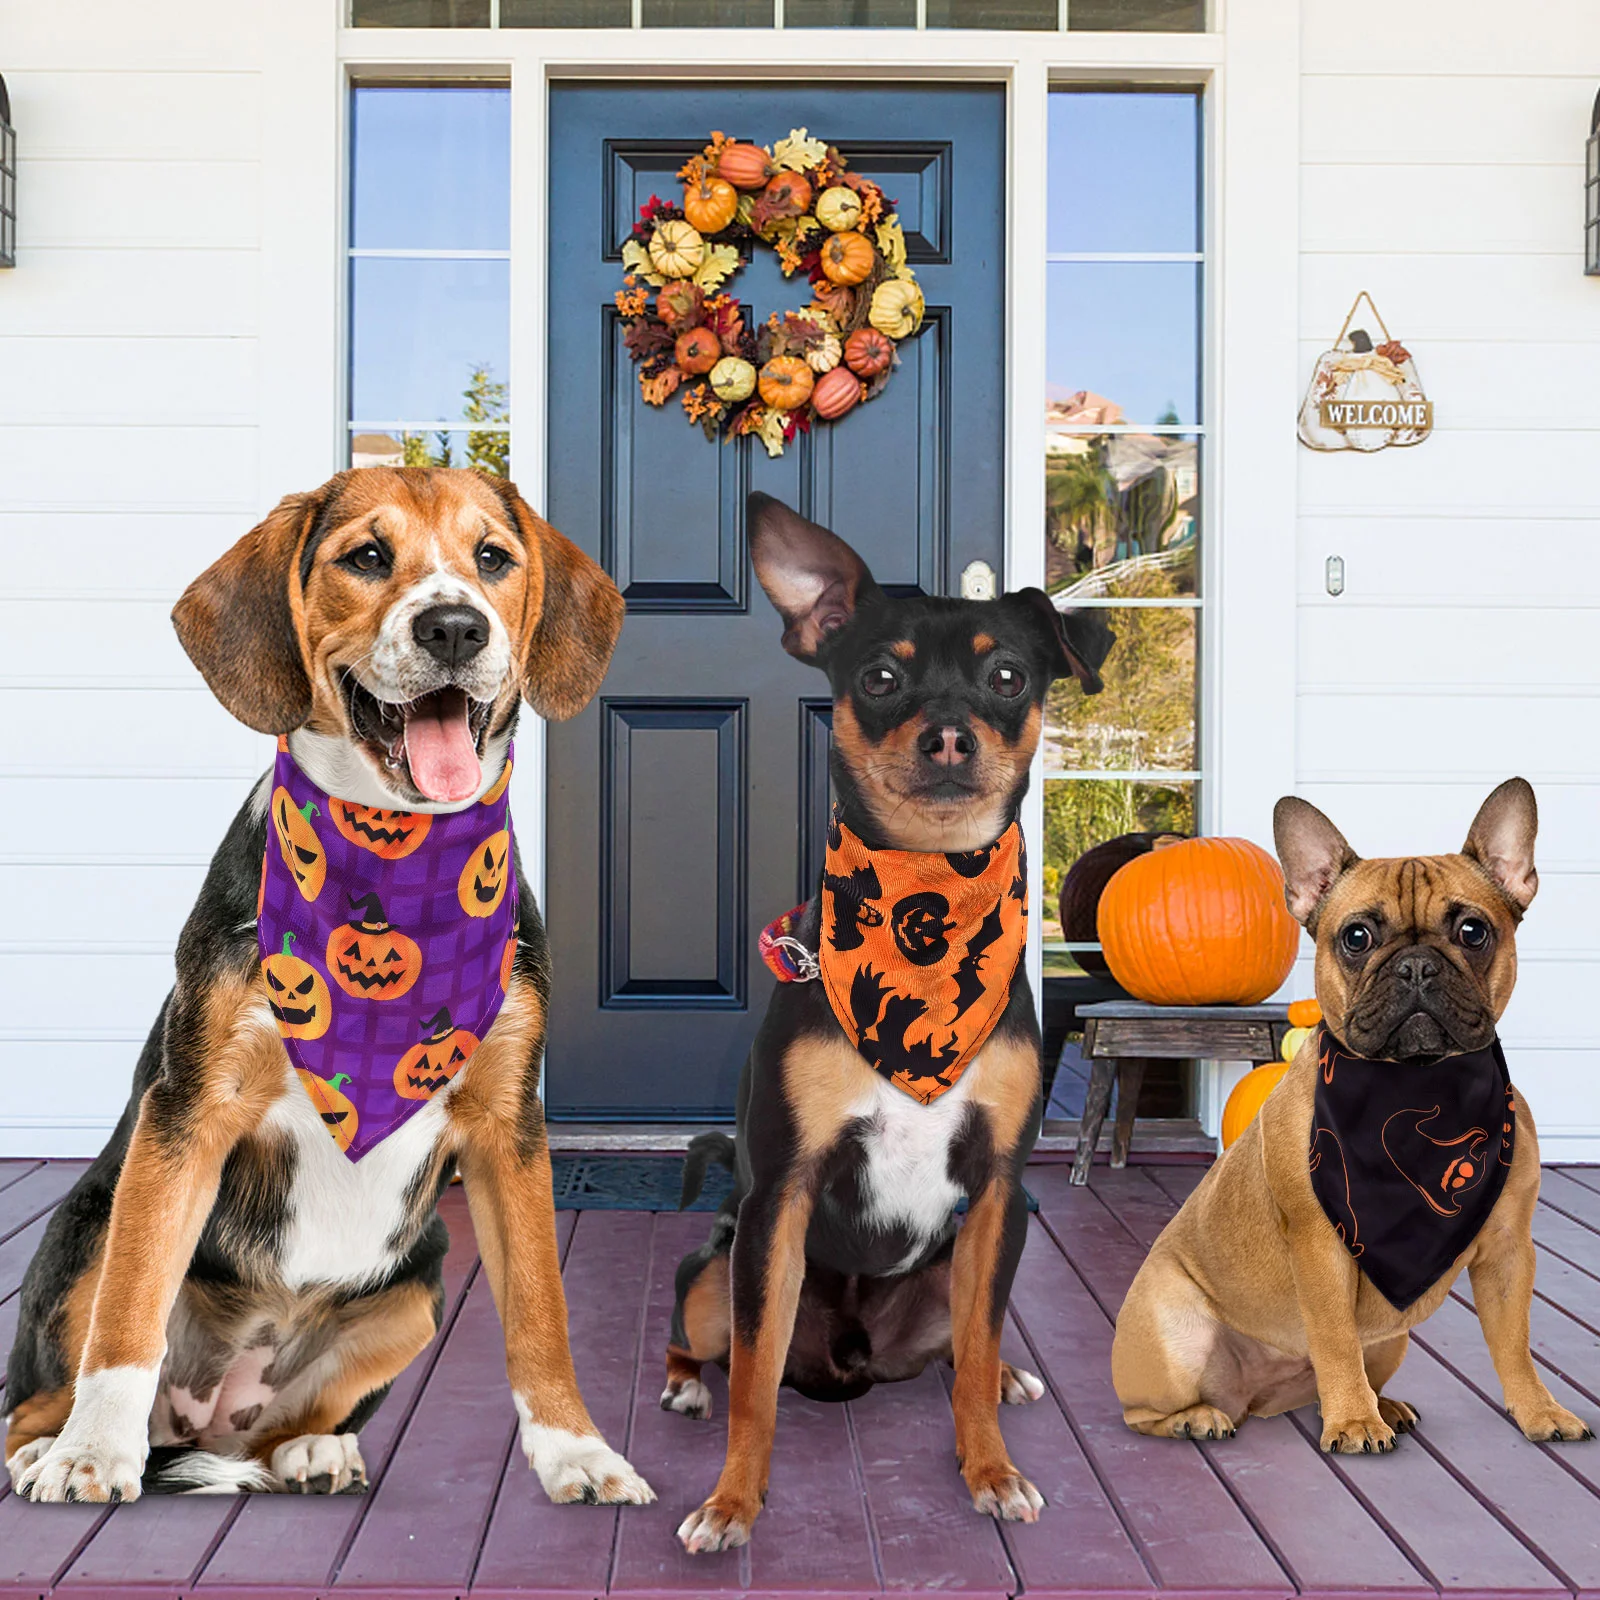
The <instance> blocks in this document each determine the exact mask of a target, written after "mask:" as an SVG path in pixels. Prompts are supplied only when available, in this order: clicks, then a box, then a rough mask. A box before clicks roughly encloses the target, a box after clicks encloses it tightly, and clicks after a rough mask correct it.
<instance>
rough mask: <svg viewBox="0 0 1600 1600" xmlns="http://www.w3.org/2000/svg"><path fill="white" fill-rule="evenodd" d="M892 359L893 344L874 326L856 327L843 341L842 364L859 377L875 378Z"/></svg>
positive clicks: (886, 335) (885, 368)
mask: <svg viewBox="0 0 1600 1600" xmlns="http://www.w3.org/2000/svg"><path fill="white" fill-rule="evenodd" d="M893 360H894V345H893V344H891V343H890V341H889V336H888V334H886V333H879V332H878V330H877V329H876V328H857V329H856V331H855V332H854V333H852V334H851V335H850V337H849V338H848V339H846V340H845V342H844V364H845V365H846V366H847V367H849V369H850V370H851V371H852V372H853V373H855V374H856V376H857V377H861V378H875V377H877V376H878V374H879V373H880V372H883V371H885V370H887V368H888V366H889V363H890V362H891V361H893Z"/></svg>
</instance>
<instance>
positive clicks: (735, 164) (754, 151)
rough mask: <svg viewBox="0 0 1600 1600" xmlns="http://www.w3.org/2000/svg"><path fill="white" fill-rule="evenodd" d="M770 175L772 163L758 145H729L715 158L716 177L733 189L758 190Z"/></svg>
mask: <svg viewBox="0 0 1600 1600" xmlns="http://www.w3.org/2000/svg"><path fill="white" fill-rule="evenodd" d="M771 174H772V161H771V158H770V157H769V156H768V155H767V152H766V151H765V150H763V149H762V148H761V146H760V145H758V144H729V145H724V146H723V147H722V154H721V155H720V156H718V157H717V176H718V177H719V178H724V179H726V180H727V181H728V182H729V183H731V184H732V185H733V186H734V188H735V189H760V188H762V187H763V186H764V185H765V184H766V181H767V179H768V178H769V177H770V176H771Z"/></svg>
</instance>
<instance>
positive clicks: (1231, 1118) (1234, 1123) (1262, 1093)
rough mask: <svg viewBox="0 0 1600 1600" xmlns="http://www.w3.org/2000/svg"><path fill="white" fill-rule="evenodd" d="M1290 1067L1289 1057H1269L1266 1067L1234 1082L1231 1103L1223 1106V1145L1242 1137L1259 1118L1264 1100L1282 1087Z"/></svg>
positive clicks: (1225, 1145)
mask: <svg viewBox="0 0 1600 1600" xmlns="http://www.w3.org/2000/svg"><path fill="white" fill-rule="evenodd" d="M1288 1070H1289V1063H1288V1062H1287V1061H1269V1062H1268V1063H1267V1064H1266V1066H1264V1067H1257V1068H1255V1070H1254V1071H1252V1072H1247V1073H1245V1075H1244V1076H1243V1077H1242V1078H1241V1079H1240V1080H1239V1081H1238V1082H1237V1083H1236V1084H1234V1086H1233V1093H1232V1094H1230V1095H1229V1096H1228V1103H1227V1105H1225V1106H1224V1107H1223V1108H1222V1148H1223V1149H1224V1150H1226V1149H1227V1148H1228V1146H1229V1145H1231V1144H1234V1143H1236V1142H1237V1141H1238V1139H1239V1136H1240V1135H1241V1134H1242V1133H1243V1132H1244V1130H1245V1129H1246V1128H1248V1127H1249V1126H1250V1124H1251V1123H1252V1122H1254V1121H1255V1117H1256V1113H1257V1112H1258V1111H1259V1110H1260V1109H1261V1106H1262V1102H1263V1101H1265V1099H1266V1098H1267V1096H1268V1095H1269V1094H1271V1093H1272V1091H1273V1090H1274V1089H1276V1088H1277V1087H1278V1084H1279V1082H1280V1080H1281V1079H1282V1077H1283V1075H1284V1073H1286V1072H1287V1071H1288Z"/></svg>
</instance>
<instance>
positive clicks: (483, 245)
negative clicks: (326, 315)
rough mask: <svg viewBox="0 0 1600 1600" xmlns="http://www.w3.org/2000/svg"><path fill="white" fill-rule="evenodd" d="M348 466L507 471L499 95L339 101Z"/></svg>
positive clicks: (505, 93) (354, 96) (505, 145)
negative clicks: (346, 136)
mask: <svg viewBox="0 0 1600 1600" xmlns="http://www.w3.org/2000/svg"><path fill="white" fill-rule="evenodd" d="M350 115H351V160H350V172H351V182H350V247H349V257H350V260H349V268H350V409H349V433H350V441H349V442H350V454H349V460H350V464H351V465H352V466H356V467H373V466H408V467H450V466H454V467H481V468H483V470H484V471H486V472H493V473H497V474H499V475H500V476H501V477H505V476H506V475H507V474H508V473H509V471H510V464H511V389H510V371H509V359H508V358H509V351H510V317H511V92H510V90H509V89H507V88H504V87H496V86H492V85H490V86H483V85H473V86H460V87H457V86H448V87H447V86H443V85H427V86H418V85H395V86H389V85H379V84H361V85H358V86H357V87H356V88H355V89H353V90H352V91H351V112H350Z"/></svg>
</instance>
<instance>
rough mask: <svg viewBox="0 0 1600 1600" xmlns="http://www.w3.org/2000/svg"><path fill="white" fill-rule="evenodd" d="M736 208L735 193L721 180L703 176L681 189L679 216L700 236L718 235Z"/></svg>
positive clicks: (726, 182) (736, 192)
mask: <svg viewBox="0 0 1600 1600" xmlns="http://www.w3.org/2000/svg"><path fill="white" fill-rule="evenodd" d="M738 209H739V195H738V191H737V190H735V188H734V187H733V185H732V184H731V183H729V182H728V181H727V179H725V178H713V177H712V176H711V174H710V173H706V174H705V175H704V176H703V177H702V178H701V179H700V180H699V182H697V183H686V184H685V185H684V186H683V214H684V216H686V217H687V218H688V219H689V221H690V223H691V224H692V225H693V226H694V227H696V228H698V229H699V230H700V231H701V233H720V232H721V231H722V230H723V229H724V228H726V227H727V226H728V224H729V223H730V222H732V221H733V214H734V212H735V211H737V210H738Z"/></svg>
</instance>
